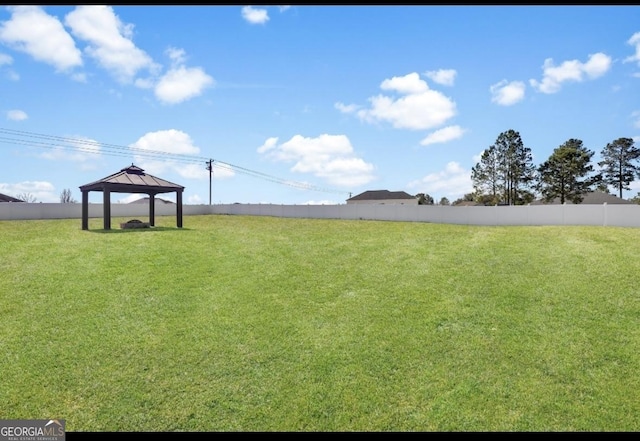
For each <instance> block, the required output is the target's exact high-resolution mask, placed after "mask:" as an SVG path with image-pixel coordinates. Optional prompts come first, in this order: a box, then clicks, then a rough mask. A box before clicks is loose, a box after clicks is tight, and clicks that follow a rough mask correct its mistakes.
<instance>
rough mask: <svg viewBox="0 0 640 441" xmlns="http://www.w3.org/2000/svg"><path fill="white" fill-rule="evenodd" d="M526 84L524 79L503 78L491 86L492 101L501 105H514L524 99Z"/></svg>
mask: <svg viewBox="0 0 640 441" xmlns="http://www.w3.org/2000/svg"><path fill="white" fill-rule="evenodd" d="M524 89H525V84H524V83H523V82H522V81H512V82H510V83H509V82H508V81H507V80H502V81H499V82H497V83H496V84H494V85H492V86H491V87H489V91H490V92H491V102H492V103H496V104H499V105H501V106H512V105H513V104H515V103H517V102H519V101H522V100H523V99H524Z"/></svg>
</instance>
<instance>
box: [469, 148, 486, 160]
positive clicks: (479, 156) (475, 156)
mask: <svg viewBox="0 0 640 441" xmlns="http://www.w3.org/2000/svg"><path fill="white" fill-rule="evenodd" d="M485 150H486V149H485ZM485 150H483V151H481V152H480V153H478V154H477V155H473V156H472V157H471V160H472V161H473V163H474V164H477V163H478V162H480V160H481V159H482V155H483V154H484V152H485Z"/></svg>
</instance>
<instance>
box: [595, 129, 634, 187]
mask: <svg viewBox="0 0 640 441" xmlns="http://www.w3.org/2000/svg"><path fill="white" fill-rule="evenodd" d="M600 155H601V156H602V158H603V160H602V161H600V162H599V163H598V165H600V166H601V167H602V170H603V178H604V182H605V183H606V184H608V185H612V186H613V187H616V188H617V189H618V192H619V196H620V197H621V198H622V190H630V189H631V188H630V187H629V184H630V183H632V182H633V181H634V180H635V178H636V176H640V167H638V165H637V164H635V161H637V160H638V158H640V149H638V148H637V147H636V146H635V145H634V143H633V139H631V138H618V139H616V140H615V141H613V142H610V143H608V144H607V146H606V147H605V148H604V149H603V150H602V152H601V153H600Z"/></svg>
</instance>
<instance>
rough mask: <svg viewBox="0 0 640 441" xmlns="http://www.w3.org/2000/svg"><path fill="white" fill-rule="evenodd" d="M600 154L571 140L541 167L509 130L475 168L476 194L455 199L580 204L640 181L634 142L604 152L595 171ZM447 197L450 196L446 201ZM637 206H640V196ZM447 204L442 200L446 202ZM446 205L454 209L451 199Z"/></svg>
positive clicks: (619, 142)
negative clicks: (592, 194) (588, 196)
mask: <svg viewBox="0 0 640 441" xmlns="http://www.w3.org/2000/svg"><path fill="white" fill-rule="evenodd" d="M594 155H595V152H594V151H592V150H590V149H588V148H586V147H585V146H584V145H583V143H582V141H581V140H580V139H575V138H571V139H568V140H567V141H565V142H564V143H563V144H561V145H560V146H558V147H556V148H555V149H554V150H553V152H552V153H551V155H550V156H549V158H547V160H545V161H544V162H542V163H541V164H539V165H538V166H535V165H534V164H533V156H532V154H531V149H530V148H529V147H526V146H525V145H524V143H523V142H522V138H521V137H520V133H518V132H517V131H515V130H512V129H510V130H507V131H505V132H502V133H500V135H499V136H498V138H497V139H496V142H495V143H494V144H493V145H491V146H489V148H487V149H485V150H484V152H483V153H482V155H481V157H480V160H479V161H478V163H477V164H476V165H474V166H473V167H472V169H471V181H472V183H473V189H474V190H473V192H472V193H468V194H465V195H464V196H463V197H462V198H460V199H458V200H456V201H454V203H453V204H454V205H456V204H458V203H461V202H463V201H473V202H476V203H481V204H484V205H524V204H528V203H530V202H532V201H533V200H534V199H535V198H536V197H537V196H539V197H541V198H542V199H543V200H544V201H545V202H551V201H553V200H554V199H556V198H558V199H559V200H560V203H561V204H563V203H565V202H573V203H574V204H579V203H580V202H582V200H583V199H584V195H585V194H586V193H588V192H590V191H594V190H600V191H604V192H607V193H609V187H610V186H611V187H613V188H615V189H616V190H617V192H618V194H619V197H620V198H622V192H623V190H630V187H629V185H630V184H631V183H632V182H633V181H634V180H635V179H636V178H640V165H639V164H638V161H639V160H640V148H638V147H636V146H635V144H634V141H633V139H631V138H618V139H616V140H613V141H611V142H610V143H608V144H607V145H606V146H605V147H604V148H603V149H602V151H601V152H600V156H601V158H602V160H601V161H600V162H598V165H599V166H600V169H599V170H597V171H596V170H595V168H594V164H593V162H592V159H593V156H594ZM416 196H417V197H418V203H419V204H430V203H431V204H433V198H432V197H431V196H429V195H428V194H425V193H419V194H418V195H416ZM444 199H446V198H444ZM632 201H633V202H636V203H638V202H640V193H639V194H638V196H636V198H634V199H632ZM441 202H442V201H441ZM442 205H449V204H448V201H445V203H444V204H442Z"/></svg>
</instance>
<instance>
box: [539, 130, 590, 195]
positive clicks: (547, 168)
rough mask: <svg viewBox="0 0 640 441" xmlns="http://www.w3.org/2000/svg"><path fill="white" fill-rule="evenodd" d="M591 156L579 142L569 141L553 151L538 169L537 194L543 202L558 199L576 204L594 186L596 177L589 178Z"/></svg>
mask: <svg viewBox="0 0 640 441" xmlns="http://www.w3.org/2000/svg"><path fill="white" fill-rule="evenodd" d="M593 155H594V152H592V151H591V150H588V149H587V148H586V147H584V146H583V145H582V141H581V140H579V139H573V138H572V139H569V140H568V141H566V142H565V143H564V144H562V145H561V146H559V147H557V148H556V149H555V150H554V151H553V153H552V154H551V156H549V159H547V160H546V161H545V162H543V163H542V164H541V165H540V167H538V179H539V181H538V182H539V184H538V185H539V190H540V192H541V193H542V196H543V198H544V200H545V201H547V202H550V201H552V200H553V199H555V198H557V197H559V198H560V203H561V204H564V203H565V202H566V201H567V200H569V201H571V202H573V203H574V204H579V203H580V202H582V200H583V199H584V194H585V193H586V192H588V191H589V190H591V189H592V186H593V185H594V184H596V183H597V182H598V175H595V176H593V175H591V173H592V172H593V165H592V164H591V158H592V157H593Z"/></svg>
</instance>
